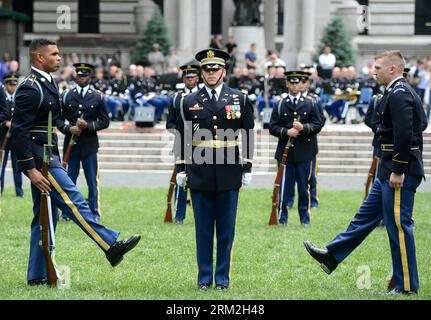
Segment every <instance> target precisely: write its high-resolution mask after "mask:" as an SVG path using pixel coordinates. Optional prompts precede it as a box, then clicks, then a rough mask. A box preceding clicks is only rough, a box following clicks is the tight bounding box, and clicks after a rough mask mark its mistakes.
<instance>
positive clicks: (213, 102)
mask: <svg viewBox="0 0 431 320" xmlns="http://www.w3.org/2000/svg"><path fill="white" fill-rule="evenodd" d="M211 94H212V96H211V102H212V104H213V106H214V107H215V106H216V104H217V99H216V94H217V91H215V90H214V89H212V90H211Z"/></svg>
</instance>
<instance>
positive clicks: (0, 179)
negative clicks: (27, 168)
mask: <svg viewBox="0 0 431 320" xmlns="http://www.w3.org/2000/svg"><path fill="white" fill-rule="evenodd" d="M9 152H10V153H11V159H12V171H13V181H14V183H15V194H16V195H17V196H18V197H22V196H23V195H24V190H22V175H21V172H17V159H16V155H15V152H13V151H12V150H8V149H6V150H3V161H2V166H1V173H0V184H1V194H3V190H4V179H5V175H6V166H7V161H8V158H9Z"/></svg>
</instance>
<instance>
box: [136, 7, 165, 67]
mask: <svg viewBox="0 0 431 320" xmlns="http://www.w3.org/2000/svg"><path fill="white" fill-rule="evenodd" d="M155 43H158V44H159V45H160V50H161V51H162V52H163V54H164V55H166V54H167V53H168V51H169V47H170V46H171V40H170V39H169V36H168V28H167V26H166V23H165V19H164V18H163V15H162V13H161V12H160V8H159V7H158V6H157V7H156V9H155V11H154V14H153V16H152V17H151V19H150V20H149V21H148V23H147V27H146V28H145V30H144V31H143V32H142V33H141V35H140V38H139V40H138V43H137V44H136V47H135V50H134V52H133V54H132V61H133V63H139V64H148V58H147V57H148V53H149V52H150V51H151V47H152V46H153V44H155Z"/></svg>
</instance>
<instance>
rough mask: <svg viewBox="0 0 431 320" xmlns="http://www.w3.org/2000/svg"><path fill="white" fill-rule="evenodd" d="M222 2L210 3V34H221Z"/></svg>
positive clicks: (218, 0) (213, 1)
mask: <svg viewBox="0 0 431 320" xmlns="http://www.w3.org/2000/svg"><path fill="white" fill-rule="evenodd" d="M221 16H222V0H212V1H211V34H221V33H222V31H221Z"/></svg>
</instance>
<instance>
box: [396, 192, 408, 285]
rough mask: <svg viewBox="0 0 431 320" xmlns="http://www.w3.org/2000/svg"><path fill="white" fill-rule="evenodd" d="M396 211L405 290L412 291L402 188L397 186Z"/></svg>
mask: <svg viewBox="0 0 431 320" xmlns="http://www.w3.org/2000/svg"><path fill="white" fill-rule="evenodd" d="M394 213H395V224H396V226H397V229H398V241H399V244H400V251H401V263H402V267H403V279H404V290H405V291H410V273H409V265H408V260H407V250H406V240H405V237H404V230H403V228H402V226H401V188H395V203H394Z"/></svg>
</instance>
